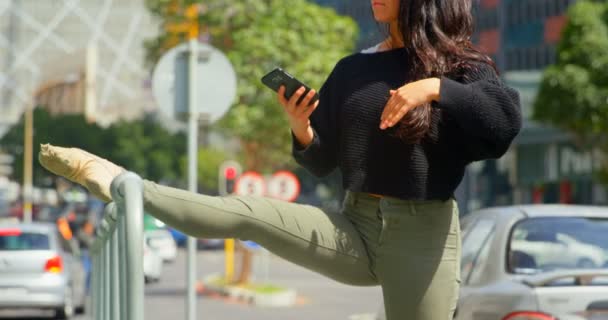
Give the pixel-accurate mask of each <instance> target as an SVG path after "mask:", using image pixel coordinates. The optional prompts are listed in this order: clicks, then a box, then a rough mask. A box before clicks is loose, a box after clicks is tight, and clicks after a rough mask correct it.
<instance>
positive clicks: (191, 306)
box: [186, 37, 199, 320]
mask: <svg viewBox="0 0 608 320" xmlns="http://www.w3.org/2000/svg"><path fill="white" fill-rule="evenodd" d="M197 41H198V40H197V38H196V37H190V40H189V45H190V54H189V56H188V190H190V191H191V192H194V193H196V192H197V191H198V190H197V186H196V182H197V181H196V179H197V172H196V171H197V156H198V155H197V154H198V116H199V114H198V107H197V101H196V100H197V91H196V83H197V79H196V66H197V63H198V61H197V60H198V59H197V58H198V53H197ZM187 247H188V258H187V260H188V261H187V263H188V266H187V286H188V289H187V294H188V298H187V306H186V308H187V310H186V318H187V320H195V319H196V291H195V288H194V283H195V282H196V238H194V237H188V243H187Z"/></svg>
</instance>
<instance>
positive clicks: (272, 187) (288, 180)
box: [268, 171, 300, 202]
mask: <svg viewBox="0 0 608 320" xmlns="http://www.w3.org/2000/svg"><path fill="white" fill-rule="evenodd" d="M268 195H269V196H270V197H273V198H277V199H281V200H284V201H289V202H291V201H294V200H296V199H297V198H298V196H299V195H300V180H298V177H296V175H294V174H293V173H291V172H289V171H278V172H276V173H275V174H273V175H272V177H271V178H270V180H269V181H268Z"/></svg>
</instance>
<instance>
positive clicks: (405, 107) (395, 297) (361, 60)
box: [40, 0, 521, 320]
mask: <svg viewBox="0 0 608 320" xmlns="http://www.w3.org/2000/svg"><path fill="white" fill-rule="evenodd" d="M371 4H372V8H373V12H374V17H375V19H376V20H377V21H379V22H382V23H386V24H387V25H388V26H389V30H390V36H389V37H388V38H387V39H386V40H385V41H383V42H382V43H381V44H379V45H377V46H376V47H374V48H372V49H370V50H366V51H365V52H360V53H357V54H353V55H351V56H348V57H346V58H344V59H342V60H341V61H340V62H338V64H337V65H336V67H335V68H334V70H333V71H332V73H331V74H330V76H329V78H328V79H327V81H326V82H325V84H324V85H323V87H322V88H321V90H320V99H319V100H318V101H317V102H315V103H314V104H311V103H310V102H311V99H312V97H313V96H314V94H315V92H314V91H311V92H310V93H309V94H308V95H307V96H306V97H304V99H302V101H301V103H300V104H297V103H296V102H297V101H299V98H300V97H301V95H302V93H303V90H302V89H300V90H299V91H298V92H297V93H296V94H294V95H293V97H291V99H289V100H287V99H285V98H284V96H283V95H284V88H282V89H281V90H280V92H279V96H278V99H279V102H280V103H281V104H282V105H283V106H284V108H285V111H286V113H287V115H288V118H289V124H290V126H291V129H292V135H293V142H294V145H293V153H294V157H295V158H296V160H297V161H298V162H299V163H300V164H301V165H302V166H304V167H306V168H307V169H308V170H310V171H311V172H313V173H314V174H316V175H319V176H323V175H326V174H328V173H329V172H331V171H332V170H334V169H335V168H339V169H340V170H341V171H342V174H343V177H344V178H343V184H344V187H345V189H346V190H347V196H346V199H345V200H344V206H343V210H342V212H341V213H340V214H330V213H325V212H323V211H321V210H319V209H317V208H314V207H310V206H306V205H298V204H291V203H285V202H281V201H277V200H272V199H264V198H256V197H209V196H205V195H198V194H192V193H189V192H186V191H182V190H177V189H172V188H168V187H164V186H160V185H157V184H155V183H153V182H150V181H145V182H144V205H145V209H146V211H147V212H149V213H151V214H152V215H154V216H155V217H157V218H158V219H160V220H162V221H164V222H166V223H167V224H169V225H171V226H173V227H175V228H177V229H180V230H182V231H184V232H186V233H188V234H190V235H192V236H196V237H203V238H229V237H234V238H240V239H251V240H254V241H256V242H258V243H260V244H262V245H263V246H264V247H266V248H267V249H269V250H270V251H272V252H274V253H275V254H277V255H279V256H281V257H283V258H285V259H287V260H289V261H292V262H294V263H297V264H299V265H302V266H304V267H307V268H309V269H311V270H314V271H317V272H319V273H321V274H324V275H326V276H328V277H330V278H332V279H335V280H337V281H340V282H343V283H346V284H351V285H359V286H375V285H380V286H382V289H383V296H384V302H385V309H386V314H387V319H388V320H395V319H408V320H439V319H442V320H443V319H450V318H451V317H452V316H453V313H454V311H455V307H456V302H457V297H458V289H459V283H460V279H459V264H460V233H459V232H460V228H459V225H458V210H457V205H456V201H455V200H454V198H453V193H454V190H455V188H456V187H457V185H458V184H459V183H460V181H461V179H462V177H463V174H464V170H465V167H466V165H467V164H469V163H471V162H473V161H477V160H481V159H487V158H497V157H500V156H502V155H503V154H504V153H505V152H506V150H507V149H508V147H509V145H510V143H511V141H512V140H513V138H514V137H515V136H516V135H517V133H518V132H519V129H520V126H521V119H520V111H519V102H518V96H517V94H516V92H514V91H513V90H511V89H509V88H507V87H505V86H504V85H503V84H502V83H501V81H500V80H499V78H498V77H497V75H496V72H495V70H494V68H493V64H492V62H491V60H490V59H489V58H488V57H486V56H485V55H483V54H481V53H479V52H478V51H476V50H475V49H474V48H473V47H472V45H471V42H470V40H469V38H470V36H471V32H472V31H471V21H472V17H471V13H470V9H471V8H470V1H468V0H451V1H435V0H401V1H399V0H372V2H371ZM40 161H41V163H42V164H43V165H44V166H45V167H47V168H48V169H49V170H51V171H53V172H55V173H57V174H60V175H63V176H66V177H68V178H70V179H72V180H73V181H76V182H78V183H80V184H83V185H84V186H86V187H87V188H88V189H89V190H91V191H92V192H93V193H95V194H96V195H98V196H99V197H101V198H103V199H105V200H110V198H111V196H110V193H109V186H110V182H111V181H112V179H113V178H114V177H115V176H116V175H118V174H119V173H120V172H121V171H122V170H123V169H122V168H120V167H118V166H116V165H114V164H113V163H111V162H109V161H107V160H104V159H101V158H98V157H96V156H94V155H91V154H88V153H86V152H84V151H82V150H78V149H64V148H58V147H52V146H48V145H46V146H43V148H42V151H41V154H40Z"/></svg>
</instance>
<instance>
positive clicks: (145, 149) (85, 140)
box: [0, 108, 186, 185]
mask: <svg viewBox="0 0 608 320" xmlns="http://www.w3.org/2000/svg"><path fill="white" fill-rule="evenodd" d="M23 127H24V123H23V119H22V120H21V121H20V122H19V123H17V124H16V125H15V126H13V127H12V128H11V129H10V130H9V131H8V132H7V134H6V135H5V136H4V137H2V138H1V139H0V149H2V150H3V151H4V152H6V153H8V154H12V155H14V156H15V163H14V172H13V178H14V179H16V180H17V181H21V180H22V179H23V132H24V130H23ZM41 143H51V144H54V145H58V146H70V147H76V148H81V149H85V150H87V151H89V152H91V153H93V154H97V155H99V156H101V157H104V158H108V159H110V160H111V161H113V162H116V163H118V164H119V165H121V166H124V167H125V168H128V169H129V170H132V171H134V172H137V173H138V174H140V175H141V176H142V177H145V178H147V179H152V180H168V181H175V180H178V179H180V178H181V177H182V176H183V175H182V172H181V171H180V169H181V167H180V165H179V158H180V156H181V155H182V154H184V153H185V150H186V142H185V137H184V136H183V135H180V134H171V133H169V132H167V131H166V130H165V129H163V128H162V127H161V126H160V124H158V123H157V122H156V121H155V120H154V119H153V118H151V117H146V118H144V119H143V120H139V121H134V122H119V123H116V124H114V125H112V126H110V127H108V128H102V127H100V126H98V125H96V124H88V123H87V122H86V121H85V119H84V117H83V116H82V115H57V116H52V115H50V114H49V113H48V112H47V111H46V110H44V109H43V108H36V109H35V110H34V150H33V151H34V159H36V156H37V155H38V153H39V152H40V144H41ZM33 168H34V182H35V184H37V185H41V182H43V181H46V180H47V178H49V177H51V176H52V175H50V173H49V172H48V171H46V170H45V169H44V168H42V166H40V165H39V164H38V161H36V160H35V161H34V167H33ZM43 184H48V183H43Z"/></svg>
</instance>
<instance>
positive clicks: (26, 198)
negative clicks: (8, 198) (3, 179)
mask: <svg viewBox="0 0 608 320" xmlns="http://www.w3.org/2000/svg"><path fill="white" fill-rule="evenodd" d="M24 116H25V126H24V127H25V133H24V142H23V144H24V153H23V222H25V223H30V222H32V157H33V155H32V154H33V151H32V147H33V139H34V123H33V122H34V106H33V105H31V106H29V105H28V106H27V107H26V110H25V114H24Z"/></svg>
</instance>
